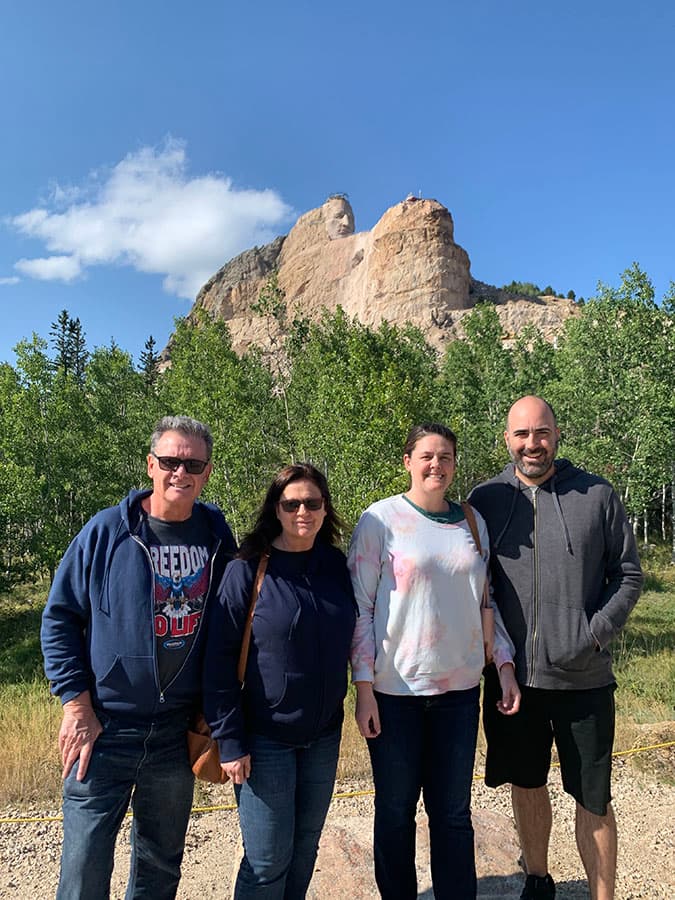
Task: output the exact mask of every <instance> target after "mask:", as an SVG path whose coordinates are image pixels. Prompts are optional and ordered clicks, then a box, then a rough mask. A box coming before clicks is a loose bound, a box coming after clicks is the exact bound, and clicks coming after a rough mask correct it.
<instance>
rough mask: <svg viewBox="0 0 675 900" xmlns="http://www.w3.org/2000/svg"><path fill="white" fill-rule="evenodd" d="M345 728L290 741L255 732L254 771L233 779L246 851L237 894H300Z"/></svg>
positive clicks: (286, 898) (287, 898) (273, 899)
mask: <svg viewBox="0 0 675 900" xmlns="http://www.w3.org/2000/svg"><path fill="white" fill-rule="evenodd" d="M341 730H342V729H341V728H336V729H334V730H333V731H331V732H329V733H328V734H325V735H322V736H321V737H319V738H317V739H316V740H315V741H312V743H311V744H307V745H304V746H301V747H292V746H289V745H288V744H281V743H279V742H278V741H273V740H270V739H269V738H266V737H263V736H262V735H255V734H254V735H251V738H250V748H251V775H250V777H249V779H248V781H246V782H245V783H244V784H242V785H235V794H236V797H237V803H238V805H239V821H240V824H241V833H242V837H243V841H244V857H243V859H242V861H241V865H240V867H239V874H238V875H237V882H236V885H235V891H234V897H235V900H251V898H256V900H258V898H265V900H302V898H303V897H304V896H305V894H306V893H307V888H308V887H309V882H310V881H311V879H312V873H313V871H314V863H315V862H316V855H317V852H318V849H319V838H320V837H321V830H322V828H323V823H324V822H325V820H326V814H327V813H328V807H329V806H330V800H331V797H332V794H333V787H334V785H335V772H336V769H337V762H338V753H339V750H340V732H341Z"/></svg>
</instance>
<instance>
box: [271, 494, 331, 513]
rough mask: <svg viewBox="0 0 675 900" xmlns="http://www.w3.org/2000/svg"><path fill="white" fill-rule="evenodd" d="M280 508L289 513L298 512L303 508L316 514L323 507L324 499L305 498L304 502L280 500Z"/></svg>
mask: <svg viewBox="0 0 675 900" xmlns="http://www.w3.org/2000/svg"><path fill="white" fill-rule="evenodd" d="M279 506H280V507H281V508H282V509H283V511H284V512H287V513H294V512H297V511H298V510H299V509H300V507H301V506H304V507H305V509H311V511H312V512H316V511H317V510H319V509H321V507H322V506H323V497H305V498H304V500H280V501H279Z"/></svg>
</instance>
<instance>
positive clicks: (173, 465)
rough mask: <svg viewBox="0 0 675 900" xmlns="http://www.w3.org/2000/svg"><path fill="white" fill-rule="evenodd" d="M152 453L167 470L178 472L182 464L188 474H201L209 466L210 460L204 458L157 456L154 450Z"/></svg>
mask: <svg viewBox="0 0 675 900" xmlns="http://www.w3.org/2000/svg"><path fill="white" fill-rule="evenodd" d="M150 453H151V454H152V455H153V456H154V457H155V459H156V460H157V462H158V463H159V467H160V469H163V470H164V471H165V472H177V471H178V469H180V467H181V466H184V467H185V471H186V472H187V473H188V475H201V474H202V472H203V471H204V469H205V468H206V467H207V466H208V462H204V460H203V459H179V458H178V457H177V456H157V454H156V453H155V452H154V451H153V450H151V451H150Z"/></svg>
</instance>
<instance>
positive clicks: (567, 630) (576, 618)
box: [540, 604, 596, 671]
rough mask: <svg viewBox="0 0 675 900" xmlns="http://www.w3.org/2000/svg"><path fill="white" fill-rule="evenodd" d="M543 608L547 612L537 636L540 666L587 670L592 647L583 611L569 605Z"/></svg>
mask: <svg viewBox="0 0 675 900" xmlns="http://www.w3.org/2000/svg"><path fill="white" fill-rule="evenodd" d="M547 605H548V606H549V609H548V611H547V615H546V616H545V619H544V621H546V623H547V625H546V628H545V630H544V631H543V633H542V634H541V636H540V641H541V653H542V657H543V660H544V663H545V664H546V665H549V666H551V667H552V668H556V669H565V670H567V671H582V670H585V669H587V668H588V664H589V660H590V659H591V658H592V656H593V654H594V653H595V646H596V645H595V639H594V638H593V635H592V634H591V629H590V627H589V624H588V618H587V616H586V611H585V610H584V609H579V608H576V607H570V606H558V605H557V604H547ZM549 614H550V615H549Z"/></svg>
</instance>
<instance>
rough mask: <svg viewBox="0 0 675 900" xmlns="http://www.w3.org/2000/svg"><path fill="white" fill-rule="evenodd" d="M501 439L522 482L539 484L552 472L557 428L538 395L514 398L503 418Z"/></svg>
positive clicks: (557, 438) (555, 451)
mask: <svg viewBox="0 0 675 900" xmlns="http://www.w3.org/2000/svg"><path fill="white" fill-rule="evenodd" d="M504 440H505V441H506V446H507V449H508V451H509V456H510V457H511V459H512V460H513V462H514V464H515V467H516V475H517V477H518V478H520V480H521V481H523V482H525V484H530V485H534V484H541V483H542V482H544V481H546V480H547V479H549V478H550V477H551V475H553V472H554V460H555V456H556V453H557V452H558V441H559V440H560V430H559V429H558V426H557V423H556V418H555V413H554V412H553V409H552V408H551V406H550V405H549V404H548V403H547V402H546V401H545V400H542V399H541V397H535V396H527V397H521V398H520V400H516V402H515V403H514V404H513V406H512V407H511V409H510V410H509V414H508V417H507V419H506V431H505V432H504Z"/></svg>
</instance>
